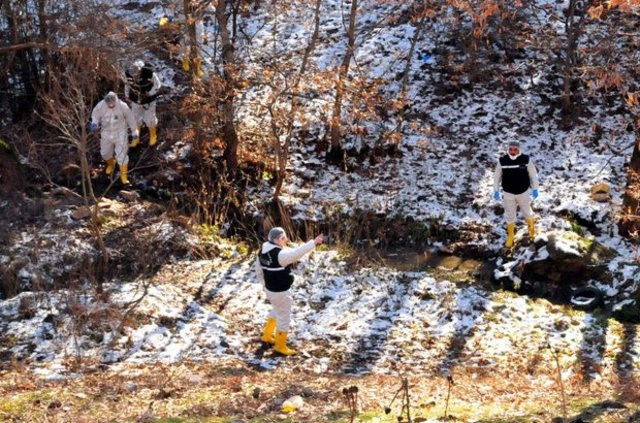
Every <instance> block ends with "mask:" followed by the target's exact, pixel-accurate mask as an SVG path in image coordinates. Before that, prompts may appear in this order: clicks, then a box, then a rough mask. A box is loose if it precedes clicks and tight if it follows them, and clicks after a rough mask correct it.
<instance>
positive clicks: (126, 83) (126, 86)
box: [124, 73, 131, 98]
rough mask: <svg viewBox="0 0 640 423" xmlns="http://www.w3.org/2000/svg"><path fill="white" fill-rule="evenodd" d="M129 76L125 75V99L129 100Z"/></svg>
mask: <svg viewBox="0 0 640 423" xmlns="http://www.w3.org/2000/svg"><path fill="white" fill-rule="evenodd" d="M130 82H131V81H130V80H129V75H128V74H127V73H125V74H124V98H129V93H130V92H131V85H130Z"/></svg>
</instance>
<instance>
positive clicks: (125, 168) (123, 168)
mask: <svg viewBox="0 0 640 423" xmlns="http://www.w3.org/2000/svg"><path fill="white" fill-rule="evenodd" d="M128 170H129V165H126V164H121V165H120V181H121V182H122V183H123V184H124V185H128V184H129V179H128V178H127V172H128Z"/></svg>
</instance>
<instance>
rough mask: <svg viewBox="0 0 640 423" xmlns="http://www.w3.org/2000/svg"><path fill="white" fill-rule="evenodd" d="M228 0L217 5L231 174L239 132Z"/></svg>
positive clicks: (224, 122) (226, 153)
mask: <svg viewBox="0 0 640 423" xmlns="http://www.w3.org/2000/svg"><path fill="white" fill-rule="evenodd" d="M226 4H227V2H226V0H220V1H219V2H218V6H217V7H216V19H217V20H218V25H219V26H220V40H221V42H220V44H221V49H222V69H223V78H224V80H225V83H226V86H227V90H226V96H225V97H224V98H223V99H222V104H221V106H220V107H221V109H222V140H223V141H224V144H225V146H224V153H223V156H222V157H223V158H224V161H225V163H226V165H227V172H228V174H229V175H231V176H232V175H234V174H235V172H236V170H237V168H238V134H237V132H236V127H235V124H234V122H233V121H234V116H235V107H234V98H235V96H234V89H235V78H236V75H235V72H236V71H235V65H236V59H235V54H234V47H233V43H232V42H231V37H230V36H229V28H228V25H227V15H226V13H225V10H226Z"/></svg>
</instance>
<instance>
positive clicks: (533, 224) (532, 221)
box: [527, 217, 536, 239]
mask: <svg viewBox="0 0 640 423" xmlns="http://www.w3.org/2000/svg"><path fill="white" fill-rule="evenodd" d="M527 226H528V227H529V238H531V239H533V238H535V236H536V220H535V218H533V217H528V218H527Z"/></svg>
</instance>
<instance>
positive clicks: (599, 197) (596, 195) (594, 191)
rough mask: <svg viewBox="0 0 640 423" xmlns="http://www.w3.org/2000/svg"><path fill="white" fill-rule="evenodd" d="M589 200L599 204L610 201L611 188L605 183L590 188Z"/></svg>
mask: <svg viewBox="0 0 640 423" xmlns="http://www.w3.org/2000/svg"><path fill="white" fill-rule="evenodd" d="M591 199H592V200H593V201H597V202H599V203H606V202H608V201H611V187H610V186H609V184H607V183H605V182H601V183H599V184H595V185H594V186H592V187H591Z"/></svg>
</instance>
